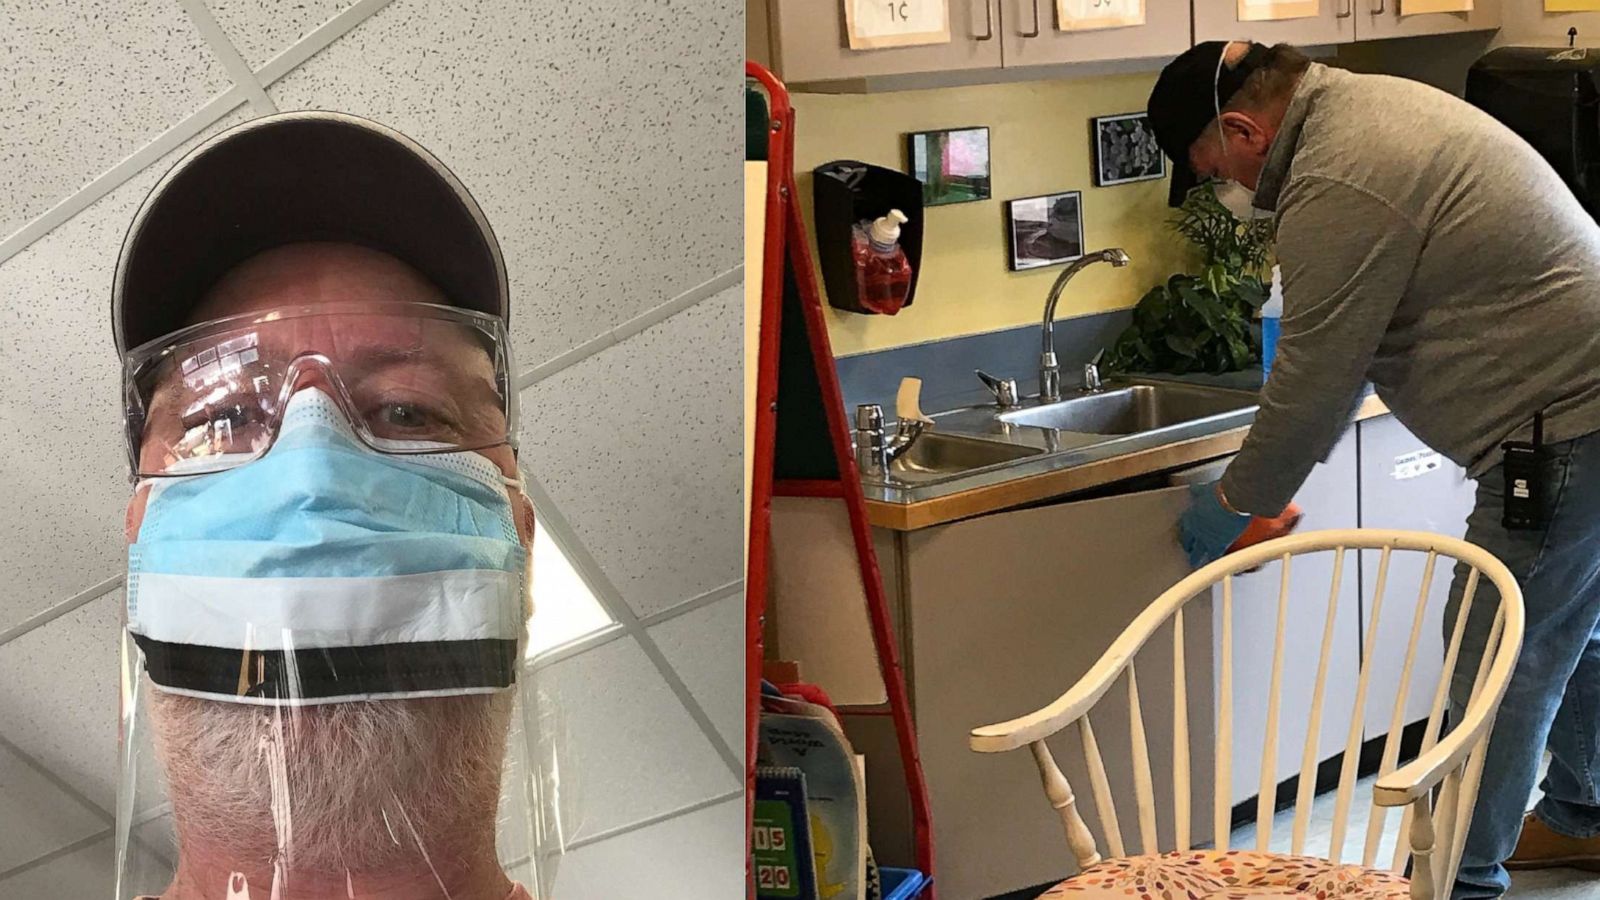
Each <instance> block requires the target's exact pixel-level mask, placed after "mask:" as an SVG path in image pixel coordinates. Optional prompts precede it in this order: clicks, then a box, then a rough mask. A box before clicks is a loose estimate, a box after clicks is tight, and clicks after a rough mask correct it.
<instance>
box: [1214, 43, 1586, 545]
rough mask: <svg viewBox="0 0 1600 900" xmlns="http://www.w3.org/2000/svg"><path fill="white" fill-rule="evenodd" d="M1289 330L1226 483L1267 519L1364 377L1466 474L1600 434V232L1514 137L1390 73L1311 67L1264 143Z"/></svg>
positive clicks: (1328, 443)
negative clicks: (1516, 445) (1521, 446)
mask: <svg viewBox="0 0 1600 900" xmlns="http://www.w3.org/2000/svg"><path fill="white" fill-rule="evenodd" d="M1256 205H1257V206H1259V207H1260V208H1262V209H1268V210H1273V211H1275V212H1276V214H1277V255H1278V261H1279V265H1280V267H1281V269H1282V275H1283V291H1284V299H1283V319H1282V333H1281V336H1280V338H1279V343H1278V355H1277V357H1276V359H1275V360H1274V362H1273V366H1272V377H1271V378H1269V379H1268V380H1267V383H1266V387H1265V388H1264V390H1263V391H1262V396H1261V412H1260V414H1259V415H1257V417H1256V420H1255V425H1254V426H1253V427H1252V428H1251V430H1250V435H1249V437H1248V438H1246V439H1245V442H1244V447H1243V448H1242V449H1241V450H1240V452H1239V456H1238V457H1237V458H1236V459H1235V460H1234V461H1233V463H1232V465H1230V466H1229V467H1228V471H1227V473H1226V474H1225V475H1224V476H1223V485H1222V487H1223V492H1224V493H1225V494H1226V495H1227V497H1228V500H1229V502H1230V503H1232V505H1234V506H1235V507H1236V508H1238V509H1239V510H1241V511H1244V512H1251V513H1258V514H1269V515H1271V514H1276V513H1277V512H1279V511H1280V510H1282V509H1283V507H1284V506H1285V505H1286V504H1287V503H1288V502H1289V500H1290V499H1291V498H1292V497H1293V495H1294V493H1295V491H1296V490H1298V489H1299V487H1300V485H1301V483H1302V482H1304V481H1305V478H1306V476H1307V475H1308V474H1309V473H1310V471H1311V468H1312V466H1314V465H1315V464H1316V463H1317V462H1318V461H1320V460H1323V459H1326V458H1327V456H1328V453H1329V452H1330V451H1331V450H1332V448H1333V445H1334V444H1335V442H1337V441H1338V439H1339V436H1340V434H1341V433H1342V432H1343V431H1344V429H1345V427H1346V426H1347V425H1348V423H1349V420H1350V415H1351V412H1352V410H1353V409H1354V408H1355V406H1356V403H1357V401H1358V400H1359V397H1360V394H1361V391H1362V388H1363V386H1364V384H1365V382H1367V381H1371V382H1372V384H1373V385H1374V386H1375V387H1376V389H1377V393H1378V396H1379V397H1380V398H1381V399H1382V400H1383V401H1384V402H1385V403H1386V404H1388V406H1389V408H1390V409H1391V410H1393V411H1394V414H1395V416H1396V417H1397V418H1399V420H1400V421H1401V422H1402V423H1404V424H1405V426H1406V427H1407V428H1409V429H1410V430H1411V431H1412V432H1413V433H1415V434H1416V435H1417V437H1419V438H1421V439H1422V440H1423V441H1424V442H1426V443H1427V444H1428V445H1429V446H1430V447H1432V448H1433V449H1435V450H1437V451H1439V452H1440V453H1442V454H1444V455H1445V456H1446V457H1448V458H1450V459H1451V460H1453V461H1454V462H1456V463H1457V464H1458V465H1461V466H1464V467H1465V468H1466V469H1467V470H1468V471H1469V473H1470V474H1472V475H1473V476H1474V477H1476V476H1479V475H1481V474H1483V472H1484V471H1486V470H1487V469H1489V468H1491V467H1492V466H1493V465H1494V464H1495V463H1497V462H1498V461H1499V459H1500V445H1501V444H1502V443H1503V442H1504V441H1506V440H1507V439H1511V438H1516V439H1523V438H1525V436H1526V435H1528V434H1529V433H1530V432H1531V423H1532V419H1533V414H1534V413H1535V412H1537V411H1539V410H1541V409H1542V410H1545V411H1546V418H1545V438H1546V440H1547V441H1552V442H1553V441H1562V440H1568V439H1571V438H1575V437H1581V436H1583V435H1585V434H1589V433H1591V432H1595V431H1600V226H1597V225H1596V224H1595V221H1594V219H1592V218H1590V217H1589V215H1588V213H1586V212H1584V211H1583V209H1582V207H1580V206H1579V205H1578V202H1577V200H1576V198H1574V197H1573V196H1572V192H1571V191H1570V190H1569V189H1568V188H1567V186H1566V185H1565V184H1564V183H1562V181H1561V180H1560V178H1559V177H1558V176H1557V175H1556V173H1555V171H1554V170H1553V169H1551V168H1550V166H1549V165H1548V164H1547V163H1546V162H1545V161H1544V160H1543V159H1541V158H1540V157H1539V155H1538V154H1537V153H1535V152H1534V150H1533V148H1532V147H1530V146H1529V145H1528V144H1527V143H1526V142H1524V141H1523V140H1522V139H1521V138H1519V137H1517V136H1516V135H1515V134H1513V133H1512V132H1511V131H1510V130H1508V129H1507V128H1505V127H1504V126H1503V125H1501V124H1500V123H1499V122H1497V121H1495V120H1494V119H1493V118H1491V117H1489V116H1488V115H1487V114H1485V113H1483V112H1481V111H1480V110H1478V109H1476V108H1475V107H1473V106H1470V105H1469V104H1467V103H1465V102H1463V101H1461V100H1459V99H1457V98H1455V97H1453V96H1450V95H1449V94H1446V93H1444V92H1442V91H1439V90H1436V89H1434V88H1431V87H1427V86H1425V85H1422V84H1419V83H1416V82H1412V81H1407V80H1403V79H1399V78H1390V77H1387V76H1382V75H1356V74H1352V73H1349V72H1345V71H1342V70H1338V69H1331V68H1328V67H1326V66H1323V65H1319V64H1313V65H1312V66H1311V69H1310V70H1309V71H1307V72H1306V74H1305V76H1304V77H1303V78H1302V80H1301V82H1300V85H1299V87H1298V88H1297V90H1296V92H1295V95H1294V99H1293V100H1292V101H1291V103H1290V105H1289V107H1288V110H1287V112H1286V114H1285V117H1284V121H1283V124H1282V126H1281V128H1280V130H1279V132H1278V135H1277V137H1276V138H1275V139H1274V141H1273V144H1272V148H1271V150H1270V152H1269V154H1268V158H1267V164H1266V168H1265V170H1264V171H1263V172H1262V175H1261V179H1260V183H1259V185H1258V186H1257V193H1256Z"/></svg>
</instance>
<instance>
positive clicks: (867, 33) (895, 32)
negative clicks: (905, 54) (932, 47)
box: [844, 0, 950, 50]
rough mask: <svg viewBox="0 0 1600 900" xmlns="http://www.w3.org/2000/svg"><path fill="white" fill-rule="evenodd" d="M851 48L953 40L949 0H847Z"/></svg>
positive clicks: (846, 20)
mask: <svg viewBox="0 0 1600 900" xmlns="http://www.w3.org/2000/svg"><path fill="white" fill-rule="evenodd" d="M844 19H845V31H846V33H847V34H848V35H849V36H850V49H851V50H876V49H880V48H883V47H912V46H916V45H918V44H948V43H950V0H845V4H844Z"/></svg>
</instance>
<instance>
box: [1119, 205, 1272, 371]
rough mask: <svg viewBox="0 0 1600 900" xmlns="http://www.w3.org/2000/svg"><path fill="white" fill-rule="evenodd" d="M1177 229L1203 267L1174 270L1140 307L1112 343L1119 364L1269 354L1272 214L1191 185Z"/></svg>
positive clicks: (1227, 367) (1147, 366)
mask: <svg viewBox="0 0 1600 900" xmlns="http://www.w3.org/2000/svg"><path fill="white" fill-rule="evenodd" d="M1172 227H1173V230H1175V231H1177V232H1178V233H1179V234H1180V235H1182V236H1183V237H1184V238H1186V239H1188V241H1189V242H1190V243H1192V244H1194V245H1195V246H1196V247H1197V248H1198V249H1199V250H1200V254H1201V260H1202V268H1201V271H1200V274H1198V275H1184V274H1180V275H1174V276H1172V277H1171V278H1169V279H1167V281H1166V283H1165V284H1158V285H1156V286H1155V287H1153V288H1151V289H1150V291H1149V293H1146V294H1145V295H1144V297H1143V298H1141V299H1140V300H1139V303H1138V305H1136V306H1135V307H1134V308H1133V323H1132V324H1131V325H1129V326H1128V327H1127V328H1126V329H1124V330H1123V332H1122V334H1121V335H1119V336H1118V337H1117V340H1116V342H1115V343H1114V344H1112V345H1111V346H1110V347H1109V348H1107V351H1106V358H1105V365H1106V367H1107V368H1108V369H1109V370H1110V371H1112V372H1171V373H1176V374H1183V373H1186V372H1210V373H1213V374H1221V373H1223V372H1236V371H1238V370H1240V369H1243V368H1246V367H1248V366H1250V365H1252V364H1254V363H1258V362H1260V361H1261V326H1260V324H1259V323H1257V322H1256V321H1255V314H1256V310H1258V309H1260V308H1261V305H1262V304H1263V303H1265V302H1266V300H1267V285H1266V283H1265V282H1264V280H1263V277H1264V276H1265V275H1266V274H1267V272H1268V265H1267V260H1268V257H1269V255H1270V250H1271V238H1272V220H1270V219H1258V220H1256V221H1252V222H1243V221H1240V220H1239V219H1238V218H1236V217H1235V216H1234V215H1233V213H1231V212H1229V211H1228V208H1227V207H1225V206H1223V205H1222V203H1221V202H1219V201H1218V200H1217V195H1216V191H1215V190H1214V189H1213V188H1212V186H1211V185H1205V186H1202V187H1200V188H1199V189H1197V190H1194V191H1192V192H1190V194H1189V197H1188V199H1186V200H1185V201H1184V202H1183V206H1181V207H1179V210H1178V214H1177V216H1176V217H1175V218H1174V219H1173V221H1172Z"/></svg>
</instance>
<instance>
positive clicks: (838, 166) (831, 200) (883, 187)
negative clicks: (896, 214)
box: [811, 159, 923, 315]
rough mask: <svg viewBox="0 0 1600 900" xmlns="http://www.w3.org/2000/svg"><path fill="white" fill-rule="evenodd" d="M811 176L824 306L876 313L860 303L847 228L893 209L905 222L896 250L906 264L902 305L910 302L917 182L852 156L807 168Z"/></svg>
mask: <svg viewBox="0 0 1600 900" xmlns="http://www.w3.org/2000/svg"><path fill="white" fill-rule="evenodd" d="M812 175H813V176H814V178H813V179H812V189H811V198H812V208H813V210H814V211H815V217H816V221H815V223H814V224H815V226H816V234H817V259H818V261H819V264H820V265H821V268H822V283H823V285H824V287H826V288H827V294H828V305H829V306H832V307H833V308H835V309H843V310H848V311H849V312H856V313H863V314H866V315H876V313H874V312H873V311H872V310H870V309H867V308H866V307H865V306H863V305H862V304H861V298H860V296H858V294H857V291H856V277H855V258H854V256H853V255H852V254H851V248H850V237H851V228H852V227H853V226H854V225H855V224H856V223H857V222H859V221H861V220H862V219H876V218H878V217H880V216H883V215H886V214H888V212H889V210H891V209H898V210H900V211H901V212H903V213H905V215H906V219H907V220H908V221H907V222H906V223H905V224H904V225H901V226H900V249H902V250H904V251H905V254H906V261H907V262H909V263H911V289H910V292H909V293H908V294H907V296H906V302H905V304H904V305H905V306H910V305H911V304H912V302H913V301H914V300H916V297H917V283H918V282H919V281H920V280H921V278H922V221H923V220H922V182H920V181H918V180H917V179H915V178H913V177H911V176H910V175H907V174H906V173H904V172H898V171H895V170H894V169H886V168H884V167H882V166H875V165H872V164H871V163H864V162H858V161H856V160H853V159H836V160H834V161H833V162H829V163H823V164H822V165H820V166H817V167H816V168H815V169H813V170H812Z"/></svg>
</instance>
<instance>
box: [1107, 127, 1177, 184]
mask: <svg viewBox="0 0 1600 900" xmlns="http://www.w3.org/2000/svg"><path fill="white" fill-rule="evenodd" d="M1091 124H1092V126H1093V127H1092V129H1091V130H1092V131H1093V132H1094V184H1095V187H1106V186H1108V185H1113V184H1127V183H1128V182H1130V181H1155V180H1157V179H1160V178H1165V177H1167V157H1166V154H1164V153H1162V152H1161V145H1160V144H1157V143H1156V133H1155V129H1153V128H1151V127H1150V117H1149V116H1148V115H1146V114H1145V113H1127V114H1125V115H1120V116H1101V117H1099V118H1097V119H1093V120H1091Z"/></svg>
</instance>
